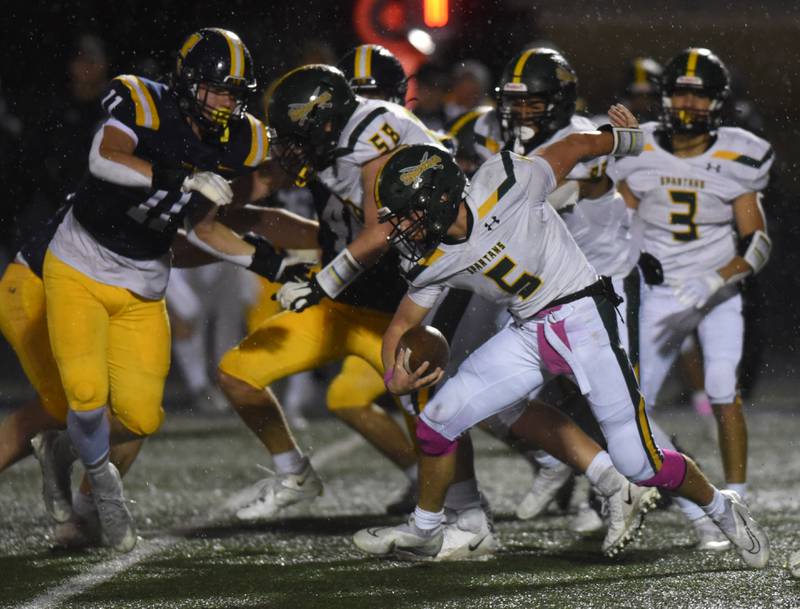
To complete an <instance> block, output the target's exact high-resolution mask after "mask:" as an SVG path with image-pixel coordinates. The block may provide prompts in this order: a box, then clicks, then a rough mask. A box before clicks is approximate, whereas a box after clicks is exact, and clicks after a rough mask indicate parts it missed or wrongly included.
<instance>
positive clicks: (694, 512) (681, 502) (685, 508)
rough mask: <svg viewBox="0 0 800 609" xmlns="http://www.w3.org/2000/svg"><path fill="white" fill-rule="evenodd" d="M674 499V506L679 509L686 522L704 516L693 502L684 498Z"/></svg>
mask: <svg viewBox="0 0 800 609" xmlns="http://www.w3.org/2000/svg"><path fill="white" fill-rule="evenodd" d="M674 499H675V505H677V506H678V507H679V508H680V509H681V512H683V515H684V516H686V518H687V519H688V520H692V521H694V520H697V519H698V518H702V517H703V516H705V515H706V511H705V510H704V509H703V508H701V507H700V506H699V505H697V504H696V503H695V502H694V501H689V500H688V499H686V498H684V497H675V498H674Z"/></svg>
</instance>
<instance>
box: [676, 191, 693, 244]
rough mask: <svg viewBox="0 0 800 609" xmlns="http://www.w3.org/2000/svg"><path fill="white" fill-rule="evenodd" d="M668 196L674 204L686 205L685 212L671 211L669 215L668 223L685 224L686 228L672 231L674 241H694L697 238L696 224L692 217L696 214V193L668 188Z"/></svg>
mask: <svg viewBox="0 0 800 609" xmlns="http://www.w3.org/2000/svg"><path fill="white" fill-rule="evenodd" d="M669 198H670V199H671V200H672V202H673V203H674V204H676V205H686V207H687V209H686V211H685V212H682V213H676V212H672V213H671V214H670V215H669V223H670V224H674V225H677V226H685V227H686V230H682V231H672V237H673V238H674V239H675V241H683V242H685V241H694V240H695V239H697V224H695V223H694V217H695V215H696V214H697V193H696V192H694V191H691V190H670V191H669Z"/></svg>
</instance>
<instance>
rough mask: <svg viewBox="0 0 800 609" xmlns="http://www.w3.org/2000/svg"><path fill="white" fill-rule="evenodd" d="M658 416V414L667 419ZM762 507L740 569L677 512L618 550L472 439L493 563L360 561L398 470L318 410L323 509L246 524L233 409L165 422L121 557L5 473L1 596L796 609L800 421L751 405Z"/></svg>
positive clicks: (132, 603)
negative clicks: (79, 533) (59, 522)
mask: <svg viewBox="0 0 800 609" xmlns="http://www.w3.org/2000/svg"><path fill="white" fill-rule="evenodd" d="M662 420H663V419H662ZM665 427H668V428H670V430H671V431H678V432H680V433H681V434H682V436H681V437H682V439H683V443H684V444H685V445H686V448H687V449H689V450H690V451H691V452H693V453H694V454H695V455H696V456H697V457H698V458H699V459H700V461H701V464H703V465H704V467H705V469H706V470H707V472H708V473H709V475H710V476H711V477H712V479H714V480H718V479H719V475H720V467H719V462H718V461H719V460H718V457H717V455H716V453H715V452H714V451H713V450H711V449H710V448H709V446H710V445H709V443H708V442H707V441H705V440H704V439H703V437H704V436H703V428H702V427H701V426H700V425H699V424H698V423H697V420H696V418H695V417H694V415H693V414H690V413H688V412H681V411H672V412H671V413H670V419H669V422H668V423H667V424H666V425H665ZM750 427H751V459H750V463H751V470H752V473H751V481H752V482H751V484H752V486H753V488H754V490H755V493H756V495H755V500H754V502H753V504H752V507H753V512H754V514H755V515H756V517H757V518H759V519H760V520H761V522H762V523H764V524H765V525H766V528H767V530H768V531H769V533H770V536H771V540H772V549H773V557H772V564H771V565H770V567H768V568H767V569H766V570H764V571H760V572H753V571H749V570H747V569H745V568H744V567H743V565H742V563H740V561H739V560H738V558H737V557H736V556H735V555H734V554H733V553H730V552H729V553H725V554H722V555H719V554H700V553H697V552H693V551H692V550H691V549H690V545H691V543H692V537H691V532H690V531H689V530H688V529H687V527H686V526H684V524H683V520H682V518H681V516H679V515H678V514H676V513H674V512H671V511H670V512H657V513H654V514H651V515H650V516H649V517H648V520H647V528H646V530H645V532H644V535H643V538H642V540H641V541H640V542H638V543H637V544H636V545H634V546H633V547H632V548H631V549H630V550H629V551H628V552H627V553H626V554H625V555H624V557H623V558H622V559H620V560H617V561H609V560H606V559H604V558H603V557H602V556H601V555H600V552H599V549H598V546H599V542H597V541H583V540H579V539H578V538H576V537H575V536H574V535H573V534H571V533H570V532H569V531H567V530H566V529H565V524H566V522H567V518H566V517H565V516H559V515H548V516H546V517H543V518H541V519H539V520H536V521H532V522H517V521H514V519H513V518H512V514H513V511H514V508H515V506H516V502H517V501H518V500H519V499H520V498H521V497H522V495H523V494H524V492H525V489H526V487H527V485H528V484H529V483H530V480H531V474H530V470H529V469H528V467H527V465H526V464H525V463H524V462H523V461H522V460H520V459H519V458H518V457H516V456H514V455H512V454H510V453H509V452H507V451H506V450H505V449H503V448H502V447H501V446H500V445H499V444H498V443H496V442H495V441H494V440H491V439H489V438H488V437H487V436H486V435H485V434H483V433H480V432H478V433H476V434H475V435H476V454H477V465H478V472H479V479H480V481H481V483H482V485H483V488H484V490H485V491H486V493H487V494H488V496H489V498H490V500H491V502H492V505H493V507H494V510H495V513H496V521H497V529H498V535H499V538H500V541H501V542H502V544H503V550H502V551H501V552H500V553H499V554H498V555H497V556H496V557H495V558H494V559H491V560H489V561H485V562H462V563H449V564H434V565H432V564H408V563H400V562H394V561H387V560H375V559H369V558H365V557H363V556H362V555H360V554H359V553H358V551H357V550H356V549H355V548H354V547H353V546H352V544H351V542H350V535H351V534H352V533H353V532H354V531H356V530H357V529H359V528H362V527H364V526H369V525H375V524H379V523H384V522H391V519H387V518H386V517H385V516H382V515H381V512H382V509H383V505H384V504H385V503H386V502H387V501H389V500H390V499H392V498H393V497H394V496H395V495H396V493H397V490H398V489H399V488H400V487H401V485H402V484H403V477H402V476H401V475H400V474H399V473H398V472H396V471H394V470H393V469H392V468H391V467H390V466H389V465H388V464H387V463H386V462H384V461H383V460H382V459H381V458H380V457H378V456H377V454H376V453H375V452H374V451H373V450H372V449H371V448H369V447H368V446H366V445H365V444H363V443H362V442H360V441H359V440H357V439H355V438H354V436H352V434H351V433H350V432H349V431H346V430H345V428H344V427H343V426H341V425H340V424H338V423H336V422H333V421H330V420H322V421H315V422H314V423H313V424H312V428H311V431H310V432H308V433H305V434H302V435H301V438H302V440H303V445H304V446H306V447H308V448H310V449H311V450H312V451H313V454H314V462H315V464H316V465H317V467H318V471H319V472H320V474H321V476H322V477H323V478H324V480H325V482H326V492H325V495H324V496H323V497H321V498H320V499H318V500H317V502H316V503H315V504H314V505H313V507H312V508H311V509H310V510H309V509H307V510H305V511H303V512H300V513H295V514H289V515H287V517H286V518H285V519H284V520H281V521H276V522H271V523H265V524H261V525H252V526H242V525H240V524H237V523H235V522H234V521H232V520H231V519H230V518H229V517H228V516H226V515H225V514H220V510H219V507H220V506H221V505H222V504H223V503H224V501H225V500H226V499H228V498H229V497H230V496H231V495H232V494H234V493H236V492H237V491H239V490H241V489H242V488H243V487H245V486H247V485H248V484H249V483H251V482H252V481H254V480H256V479H257V478H259V477H261V476H262V475H263V473H262V472H261V471H260V470H259V469H258V468H257V467H256V464H257V463H263V464H267V465H268V464H269V460H268V459H267V458H265V454H264V453H263V451H262V450H261V448H260V445H259V444H258V443H257V441H256V440H255V439H254V438H253V437H252V436H250V435H249V433H248V432H247V431H246V430H245V429H244V427H243V425H241V424H240V423H239V421H238V419H224V420H222V421H220V420H208V419H205V420H196V419H191V418H189V417H186V416H173V417H170V418H169V420H168V422H167V423H166V425H165V427H164V429H163V430H162V432H161V433H159V435H158V436H157V437H155V438H153V439H151V440H150V441H149V442H148V444H147V445H146V446H145V448H144V450H143V452H142V454H141V457H140V459H139V461H138V463H137V464H136V465H135V467H134V469H133V470H132V472H131V473H130V476H129V477H128V479H127V484H126V487H127V492H128V495H129V497H130V498H131V499H133V500H135V504H133V505H132V512H133V515H134V518H135V519H136V522H137V524H138V527H139V533H140V535H141V537H142V539H141V540H140V543H139V545H138V547H137V549H136V550H135V551H134V552H133V553H131V554H129V555H125V556H122V557H118V556H115V555H113V554H112V553H111V552H109V551H106V550H95V551H87V552H82V553H77V554H67V553H64V552H54V551H52V550H51V549H50V545H51V543H52V531H51V528H50V526H49V525H48V522H47V519H46V517H45V514H44V510H43V508H42V505H41V501H40V499H39V483H40V481H39V474H38V469H37V467H36V464H35V463H34V462H33V461H32V460H30V459H29V460H26V461H25V462H23V463H21V464H19V465H18V466H16V467H14V468H12V469H11V470H9V471H8V472H6V473H4V474H2V475H0V606H2V607H75V608H81V609H88V608H99V607H143V608H144V607H147V608H151V607H152V608H166V607H170V608H171V607H187V608H188V607H191V608H195V607H196V608H205V607H237V608H238V607H276V608H287V609H300V608H304V607H319V608H321V609H322V608H325V609H334V608H348V609H349V608H360V607H364V608H395V607H397V608H400V607H409V608H411V607H415V608H416V607H447V608H453V609H456V608H458V609H462V608H469V607H487V608H488V607H491V608H507V607H525V608H527V607H558V608H566V607H575V608H581V609H584V608H591V607H665V608H666V607H669V608H675V607H698V608H704V609H705V608H712V607H714V608H716V607H719V608H732V607H742V608H755V607H765V608H772V607H800V581H795V580H791V579H790V578H789V576H788V573H787V571H786V570H785V568H784V564H785V562H786V559H787V557H788V554H789V552H790V551H791V550H792V549H797V548H800V528H798V524H799V523H800V441H798V439H797V438H798V437H800V433H798V431H800V415H798V414H797V413H796V412H794V411H792V410H790V409H788V408H787V409H786V410H782V411H773V412H769V413H765V412H758V411H753V412H751V413H750Z"/></svg>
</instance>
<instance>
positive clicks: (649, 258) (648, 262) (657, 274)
mask: <svg viewBox="0 0 800 609" xmlns="http://www.w3.org/2000/svg"><path fill="white" fill-rule="evenodd" d="M636 264H637V265H638V266H639V270H640V271H641V272H642V277H644V282H645V283H646V284H647V285H661V284H662V283H664V268H663V267H662V266H661V261H660V260H659V259H658V258H656V257H655V256H653V255H652V254H648V253H647V252H642V254H641V256H639V261H638V262H637V263H636Z"/></svg>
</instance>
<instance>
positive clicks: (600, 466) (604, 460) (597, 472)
mask: <svg viewBox="0 0 800 609" xmlns="http://www.w3.org/2000/svg"><path fill="white" fill-rule="evenodd" d="M609 467H614V464H613V463H612V462H611V455H609V454H608V453H607V452H606V451H604V450H601V451H600V452H599V453H597V454H596V455H595V456H594V459H592V462H591V463H590V464H589V467H587V468H586V479H587V480H589V482H590V483H591V485H592V486H597V483H598V482H599V481H600V476H602V475H603V472H605V471H606V470H607V469H608V468H609Z"/></svg>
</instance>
